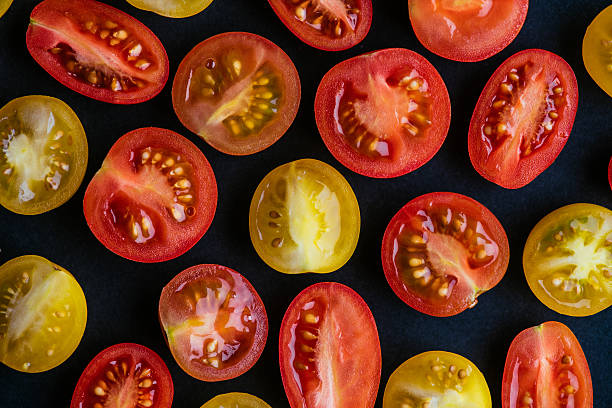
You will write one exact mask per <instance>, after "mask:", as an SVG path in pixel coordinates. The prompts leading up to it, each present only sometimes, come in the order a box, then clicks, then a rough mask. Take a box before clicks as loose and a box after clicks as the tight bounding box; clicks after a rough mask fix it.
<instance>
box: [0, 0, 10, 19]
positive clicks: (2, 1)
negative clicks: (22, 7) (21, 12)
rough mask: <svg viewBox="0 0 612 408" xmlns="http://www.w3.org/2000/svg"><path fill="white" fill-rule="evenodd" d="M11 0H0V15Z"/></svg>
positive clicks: (7, 7)
mask: <svg viewBox="0 0 612 408" xmlns="http://www.w3.org/2000/svg"><path fill="white" fill-rule="evenodd" d="M12 3H13V0H0V17H2V16H3V15H4V13H6V11H7V10H8V9H9V7H11V4H12Z"/></svg>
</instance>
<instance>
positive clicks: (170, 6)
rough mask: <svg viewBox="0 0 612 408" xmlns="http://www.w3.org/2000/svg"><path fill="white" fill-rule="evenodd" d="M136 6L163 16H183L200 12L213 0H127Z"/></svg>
mask: <svg viewBox="0 0 612 408" xmlns="http://www.w3.org/2000/svg"><path fill="white" fill-rule="evenodd" d="M127 2H128V3H130V4H131V5H132V6H134V7H138V8H139V9H142V10H147V11H152V12H154V13H157V14H159V15H161V16H165V17H173V18H183V17H191V16H193V15H195V14H198V13H199V12H201V11H202V10H204V9H205V8H206V7H208V6H209V5H210V3H212V2H213V0H127Z"/></svg>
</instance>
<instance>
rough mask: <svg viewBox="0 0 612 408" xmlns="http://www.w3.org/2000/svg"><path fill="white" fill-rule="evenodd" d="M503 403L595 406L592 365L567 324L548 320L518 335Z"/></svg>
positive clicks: (506, 406) (509, 407) (530, 407)
mask: <svg viewBox="0 0 612 408" xmlns="http://www.w3.org/2000/svg"><path fill="white" fill-rule="evenodd" d="M502 407H503V408H515V407H526V408H561V407H563V408H566V407H573V408H591V407H593V387H592V384H591V374H590V371H589V366H588V363H587V360H586V357H585V356H584V353H583V351H582V348H581V347H580V343H578V339H576V336H574V333H572V331H571V330H570V329H569V328H568V327H567V326H565V325H564V324H562V323H559V322H546V323H543V324H541V325H539V326H536V327H532V328H529V329H527V330H523V331H522V332H521V333H519V335H518V336H516V337H515V338H514V340H513V341H512V344H511V345H510V349H509V350H508V356H507V357H506V365H505V367H504V378H503V381H502Z"/></svg>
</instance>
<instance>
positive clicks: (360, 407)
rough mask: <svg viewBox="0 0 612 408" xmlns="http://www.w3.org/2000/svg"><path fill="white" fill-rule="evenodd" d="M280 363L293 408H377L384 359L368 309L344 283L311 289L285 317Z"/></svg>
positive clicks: (280, 343)
mask: <svg viewBox="0 0 612 408" xmlns="http://www.w3.org/2000/svg"><path fill="white" fill-rule="evenodd" d="M279 361H280V369H281V375H282V378H283V385H284V387H285V393H286V394H287V398H288V399H289V404H290V405H291V408H303V407H308V408H329V407H351V408H372V407H373V406H374V402H375V400H376V394H377V392H378V385H379V382H380V370H381V354H380V342H379V340H378V331H377V329H376V322H375V321H374V316H372V312H370V309H369V308H368V305H367V304H366V303H365V301H364V300H363V299H362V298H361V297H360V296H359V295H358V294H357V293H356V292H355V291H354V290H352V289H351V288H349V287H347V286H344V285H342V284H339V283H332V282H323V283H318V284H316V285H312V286H309V287H307V288H306V289H304V290H303V291H302V292H300V294H299V295H297V297H296V298H295V299H294V300H293V302H291V305H289V308H288V309H287V312H286V313H285V316H284V317H283V322H282V324H281V328H280V341H279Z"/></svg>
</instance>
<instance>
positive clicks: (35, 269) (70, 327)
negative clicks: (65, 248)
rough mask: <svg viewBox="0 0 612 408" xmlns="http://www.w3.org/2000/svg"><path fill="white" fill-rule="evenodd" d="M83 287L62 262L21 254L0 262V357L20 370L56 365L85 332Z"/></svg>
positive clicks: (36, 370) (26, 371)
mask: <svg viewBox="0 0 612 408" xmlns="http://www.w3.org/2000/svg"><path fill="white" fill-rule="evenodd" d="M86 322H87V304H86V302H85V295H84V294H83V290H82V289H81V287H80V286H79V284H78V283H77V281H76V280H75V279H74V277H73V276H72V275H71V274H70V273H69V272H68V271H67V270H65V269H64V268H62V267H61V266H58V265H56V264H54V263H52V262H50V261H48V260H47V259H45V258H42V257H40V256H35V255H25V256H20V257H18V258H14V259H11V260H10V261H8V262H6V263H5V264H4V265H2V266H0V362H2V363H4V364H6V365H7V366H9V367H11V368H13V369H15V370H18V371H22V372H24V373H39V372H42V371H47V370H50V369H52V368H55V367H57V366H58V365H60V364H61V363H63V362H64V361H65V360H66V359H67V358H68V357H70V356H71V355H72V353H73V352H74V351H75V350H76V348H77V346H78V345H79V343H80V342H81V338H82V337H83V333H84V332H85V324H86Z"/></svg>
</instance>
